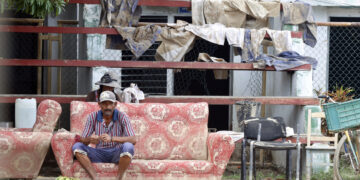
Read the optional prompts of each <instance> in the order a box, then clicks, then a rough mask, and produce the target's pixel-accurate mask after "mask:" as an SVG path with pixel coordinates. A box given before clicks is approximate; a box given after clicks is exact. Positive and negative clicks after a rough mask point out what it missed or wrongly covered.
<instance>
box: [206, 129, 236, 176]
mask: <svg viewBox="0 0 360 180" xmlns="http://www.w3.org/2000/svg"><path fill="white" fill-rule="evenodd" d="M207 146H208V149H209V157H208V159H209V161H211V162H212V163H213V164H214V165H215V173H217V174H218V175H222V174H223V173H224V170H225V168H226V165H227V163H228V161H229V159H230V157H231V154H232V153H233V151H234V149H235V144H234V142H233V141H232V139H231V137H230V136H228V135H225V134H218V133H209V136H208V139H207Z"/></svg>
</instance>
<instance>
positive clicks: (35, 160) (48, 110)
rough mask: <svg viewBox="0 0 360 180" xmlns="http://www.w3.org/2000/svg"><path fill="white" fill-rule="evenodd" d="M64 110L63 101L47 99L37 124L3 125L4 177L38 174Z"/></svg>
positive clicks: (0, 157) (0, 173) (0, 156)
mask: <svg viewBox="0 0 360 180" xmlns="http://www.w3.org/2000/svg"><path fill="white" fill-rule="evenodd" d="M60 114H61V106H60V104H59V103H57V102H56V101H53V100H44V101H42V102H41V103H40V104H39V106H38V109H37V115H36V122H35V124H34V126H33V128H0V179H2V178H36V177H37V176H38V174H39V171H40V168H41V165H42V163H43V161H44V159H45V156H46V153H47V152H48V149H49V147H50V141H51V137H52V135H53V131H54V129H55V126H56V122H57V120H58V118H59V116H60Z"/></svg>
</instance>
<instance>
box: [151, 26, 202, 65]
mask: <svg viewBox="0 0 360 180" xmlns="http://www.w3.org/2000/svg"><path fill="white" fill-rule="evenodd" d="M187 24H188V23H186V22H184V21H178V22H177V24H176V25H168V26H167V27H163V28H162V32H161V34H160V38H161V40H162V42H161V44H160V46H159V47H158V48H157V50H156V54H155V59H156V60H157V61H174V62H180V61H182V59H183V57H184V56H185V54H186V53H187V52H188V51H190V50H191V45H192V44H193V42H194V39H195V35H194V34H193V33H191V32H189V31H186V30H185V28H184V27H185V26H186V25H187Z"/></svg>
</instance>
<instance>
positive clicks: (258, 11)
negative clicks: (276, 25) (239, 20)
mask: <svg viewBox="0 0 360 180" xmlns="http://www.w3.org/2000/svg"><path fill="white" fill-rule="evenodd" d="M224 5H225V11H233V10H238V11H240V12H242V13H245V14H247V15H250V16H251V17H253V18H255V19H265V18H268V17H276V16H279V15H280V3H279V2H259V1H254V0H224Z"/></svg>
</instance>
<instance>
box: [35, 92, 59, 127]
mask: <svg viewBox="0 0 360 180" xmlns="http://www.w3.org/2000/svg"><path fill="white" fill-rule="evenodd" d="M61 111H62V109H61V105H60V104H59V103H58V102H56V101H54V100H50V99H46V100H44V101H41V103H40V104H39V106H38V108H37V113H36V122H35V124H34V126H33V129H32V130H33V131H34V132H53V131H54V129H55V126H56V123H57V121H58V119H59V116H60V114H61Z"/></svg>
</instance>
